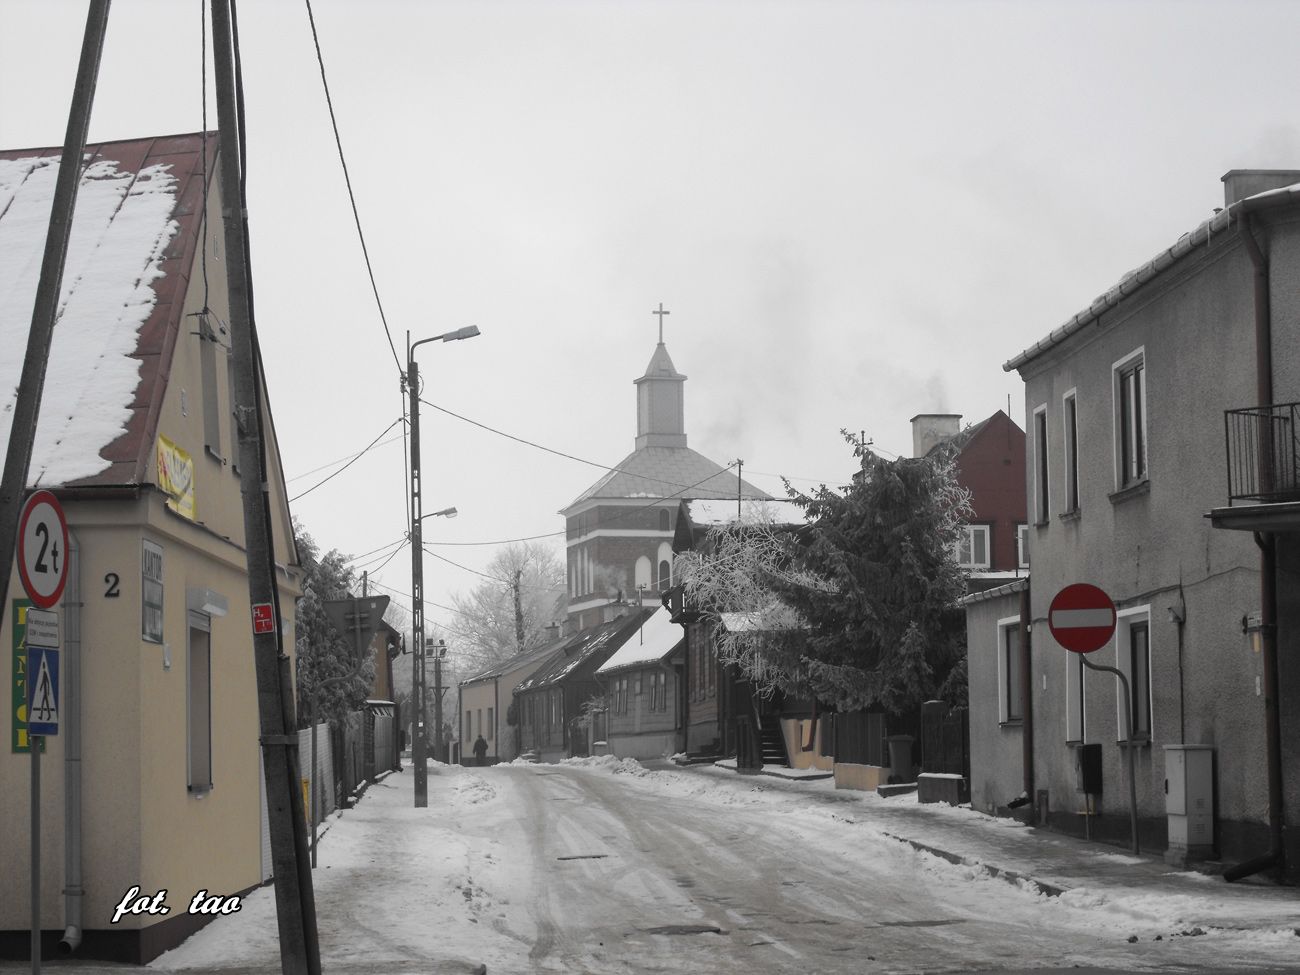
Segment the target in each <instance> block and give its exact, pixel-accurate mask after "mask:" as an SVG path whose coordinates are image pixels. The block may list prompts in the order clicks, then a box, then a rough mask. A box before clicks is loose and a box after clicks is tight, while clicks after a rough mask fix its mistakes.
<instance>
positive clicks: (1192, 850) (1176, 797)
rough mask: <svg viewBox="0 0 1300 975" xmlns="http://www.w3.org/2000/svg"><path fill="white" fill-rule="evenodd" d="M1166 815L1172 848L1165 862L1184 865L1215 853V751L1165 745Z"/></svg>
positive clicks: (1207, 746)
mask: <svg viewBox="0 0 1300 975" xmlns="http://www.w3.org/2000/svg"><path fill="white" fill-rule="evenodd" d="M1165 814H1166V815H1167V816H1168V817H1169V849H1168V851H1167V852H1166V853H1165V860H1166V861H1168V862H1169V863H1174V864H1182V863H1186V861H1187V860H1194V859H1205V858H1207V857H1210V856H1212V855H1213V853H1214V749H1213V748H1212V747H1211V746H1209V745H1166V746H1165Z"/></svg>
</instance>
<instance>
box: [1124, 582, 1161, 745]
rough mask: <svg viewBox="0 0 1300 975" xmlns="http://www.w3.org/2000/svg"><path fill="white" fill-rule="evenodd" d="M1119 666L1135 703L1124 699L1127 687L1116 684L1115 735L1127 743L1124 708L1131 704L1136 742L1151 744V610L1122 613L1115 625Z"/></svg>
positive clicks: (1141, 608) (1137, 609)
mask: <svg viewBox="0 0 1300 975" xmlns="http://www.w3.org/2000/svg"><path fill="white" fill-rule="evenodd" d="M1115 657H1116V660H1115V662H1116V664H1117V666H1118V668H1119V670H1120V671H1121V672H1123V674H1124V676H1125V677H1127V678H1128V683H1129V691H1130V693H1131V695H1132V701H1131V703H1130V702H1126V701H1125V700H1124V691H1123V685H1122V684H1120V682H1119V681H1116V682H1115V695H1116V711H1117V714H1116V719H1117V724H1116V730H1115V736H1116V738H1117V739H1119V740H1120V741H1123V740H1124V713H1123V712H1124V707H1125V705H1126V704H1127V705H1129V706H1130V707H1131V708H1132V711H1131V713H1130V715H1129V717H1130V718H1131V720H1132V722H1133V740H1134V741H1150V740H1151V738H1152V713H1151V711H1152V708H1151V607H1150V606H1139V607H1136V608H1133V609H1126V610H1120V612H1119V619H1118V620H1117V621H1116V626H1115Z"/></svg>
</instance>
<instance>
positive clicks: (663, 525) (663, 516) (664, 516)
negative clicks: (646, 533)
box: [659, 511, 669, 532]
mask: <svg viewBox="0 0 1300 975" xmlns="http://www.w3.org/2000/svg"><path fill="white" fill-rule="evenodd" d="M668 523H669V515H668V512H667V511H660V512H659V530H660V531H661V532H666V531H667V530H668Z"/></svg>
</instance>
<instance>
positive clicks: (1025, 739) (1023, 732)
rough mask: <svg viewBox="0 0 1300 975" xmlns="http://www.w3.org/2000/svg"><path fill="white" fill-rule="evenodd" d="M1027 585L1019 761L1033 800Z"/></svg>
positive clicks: (1024, 593) (1022, 598)
mask: <svg viewBox="0 0 1300 975" xmlns="http://www.w3.org/2000/svg"><path fill="white" fill-rule="evenodd" d="M1029 608H1030V600H1029V587H1028V586H1026V587H1025V588H1024V590H1023V591H1022V592H1021V593H1020V625H1019V626H1018V627H1016V629H1017V631H1018V637H1019V640H1020V707H1021V709H1022V711H1023V712H1024V717H1023V718H1022V720H1021V725H1020V748H1021V761H1022V762H1023V763H1024V787H1025V797H1026V798H1027V799H1028V800H1029V801H1030V802H1033V800H1034V665H1033V660H1032V659H1030V648H1031V643H1030V639H1031V638H1030V635H1029Z"/></svg>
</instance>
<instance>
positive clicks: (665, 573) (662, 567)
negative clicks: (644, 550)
mask: <svg viewBox="0 0 1300 975" xmlns="http://www.w3.org/2000/svg"><path fill="white" fill-rule="evenodd" d="M672 584H673V583H672V569H671V567H670V566H669V564H668V562H666V561H664V562H660V563H659V591H660V592H665V591H666V590H667V589H668V588H669V587H670V586H671V585H672Z"/></svg>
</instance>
